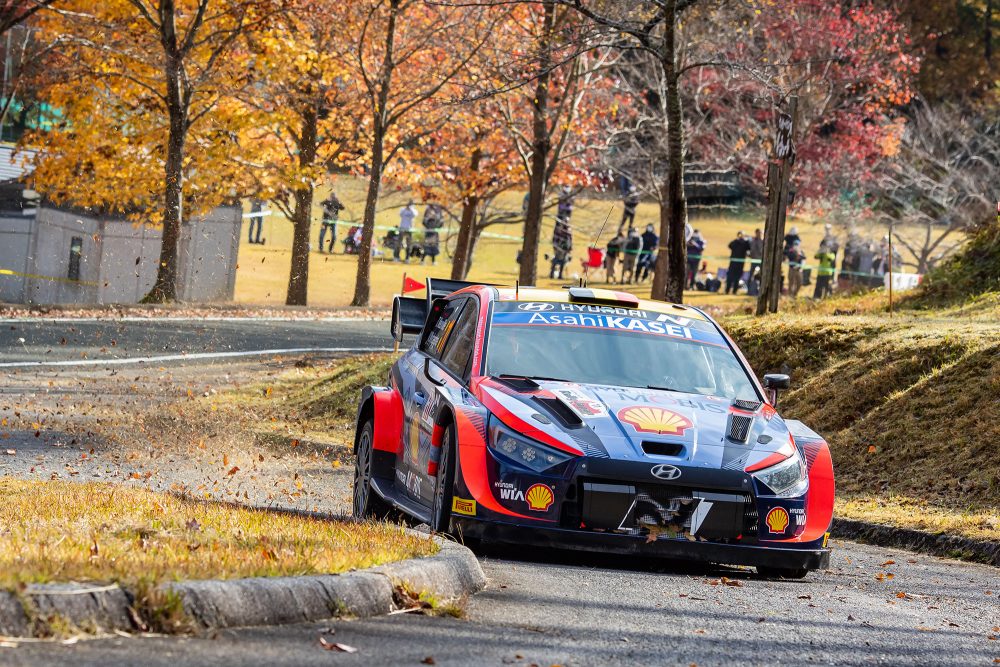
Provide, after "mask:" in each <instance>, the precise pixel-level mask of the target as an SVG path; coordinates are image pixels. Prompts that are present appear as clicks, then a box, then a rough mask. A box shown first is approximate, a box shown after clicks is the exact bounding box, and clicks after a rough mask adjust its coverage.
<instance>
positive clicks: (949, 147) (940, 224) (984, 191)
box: [877, 101, 1000, 273]
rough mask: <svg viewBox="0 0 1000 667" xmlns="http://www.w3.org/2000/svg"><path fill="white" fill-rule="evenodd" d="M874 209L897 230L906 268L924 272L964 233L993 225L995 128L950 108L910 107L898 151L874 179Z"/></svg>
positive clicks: (999, 170) (999, 131)
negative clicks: (908, 266) (906, 255)
mask: <svg viewBox="0 0 1000 667" xmlns="http://www.w3.org/2000/svg"><path fill="white" fill-rule="evenodd" d="M877 182H878V190H877V194H878V195H879V200H878V207H877V208H878V211H879V212H880V214H881V216H882V220H883V221H884V222H887V223H889V224H890V225H893V226H899V227H901V229H898V231H897V233H896V235H895V241H896V243H897V244H898V245H899V246H902V247H903V248H904V249H905V250H906V251H907V252H908V254H909V255H910V260H908V262H907V263H909V264H911V265H912V266H914V267H915V268H916V270H917V273H927V272H928V271H929V270H931V269H932V268H934V266H935V264H936V263H937V262H938V261H940V260H941V259H942V258H944V257H946V256H948V255H949V254H951V252H953V251H954V250H955V249H956V248H957V247H958V246H959V245H961V242H962V240H963V234H962V232H964V231H965V230H968V229H978V228H982V227H985V226H986V225H988V224H989V223H990V222H991V221H993V220H995V218H994V216H995V214H996V209H995V207H996V202H997V200H996V194H997V192H996V184H997V183H1000V123H998V122H997V120H996V119H995V118H993V119H990V118H988V117H986V116H977V115H972V114H968V113H966V112H965V111H964V110H963V109H962V108H960V107H958V106H956V105H955V104H945V103H940V104H937V105H930V104H928V103H926V102H923V101H921V102H919V103H917V104H915V105H914V106H913V110H912V112H911V115H910V119H909V122H908V123H907V125H906V130H905V131H904V133H903V136H902V139H901V142H900V146H899V150H898V153H897V154H896V155H895V156H894V159H891V160H886V161H885V163H884V164H883V165H882V168H881V169H880V170H879V175H878V181H877Z"/></svg>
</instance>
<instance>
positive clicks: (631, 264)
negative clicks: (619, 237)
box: [621, 227, 642, 283]
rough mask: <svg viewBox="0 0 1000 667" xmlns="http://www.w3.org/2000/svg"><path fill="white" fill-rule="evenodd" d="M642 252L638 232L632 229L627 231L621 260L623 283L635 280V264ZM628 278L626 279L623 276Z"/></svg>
mask: <svg viewBox="0 0 1000 667" xmlns="http://www.w3.org/2000/svg"><path fill="white" fill-rule="evenodd" d="M641 251H642V237H640V236H639V232H638V231H637V230H636V229H635V227H632V228H631V229H629V230H628V236H627V237H625V249H624V252H623V254H624V257H623V258H622V279H621V282H623V283H631V282H632V279H633V278H635V264H636V260H637V259H638V257H639V253H640V252H641ZM626 275H627V276H628V279H626V278H625V276H626Z"/></svg>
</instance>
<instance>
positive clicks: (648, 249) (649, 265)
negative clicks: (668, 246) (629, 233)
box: [638, 225, 660, 281]
mask: <svg viewBox="0 0 1000 667" xmlns="http://www.w3.org/2000/svg"><path fill="white" fill-rule="evenodd" d="M659 241H660V237H659V236H657V235H656V233H655V232H654V231H653V225H646V231H644V232H643V233H642V250H640V251H639V265H638V274H639V277H638V280H639V281H643V280H645V279H646V278H648V277H649V274H650V272H651V271H652V270H653V262H654V261H655V258H656V255H655V254H654V253H655V252H656V244H657V243H659Z"/></svg>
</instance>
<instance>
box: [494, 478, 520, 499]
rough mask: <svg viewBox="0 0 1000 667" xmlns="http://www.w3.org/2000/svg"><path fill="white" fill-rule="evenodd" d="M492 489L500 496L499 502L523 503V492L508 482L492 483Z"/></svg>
mask: <svg viewBox="0 0 1000 667" xmlns="http://www.w3.org/2000/svg"><path fill="white" fill-rule="evenodd" d="M493 488H495V489H496V490H497V492H498V493H499V495H500V500H520V501H521V502H524V492H523V491H521V489H519V488H517V487H516V486H514V485H513V484H511V483H510V482H494V483H493Z"/></svg>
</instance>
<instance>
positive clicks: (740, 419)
mask: <svg viewBox="0 0 1000 667" xmlns="http://www.w3.org/2000/svg"><path fill="white" fill-rule="evenodd" d="M752 425H753V417H747V416H746V415H730V416H729V439H730V440H735V441H736V442H746V441H747V437H748V436H749V435H750V427H751V426H752Z"/></svg>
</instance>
